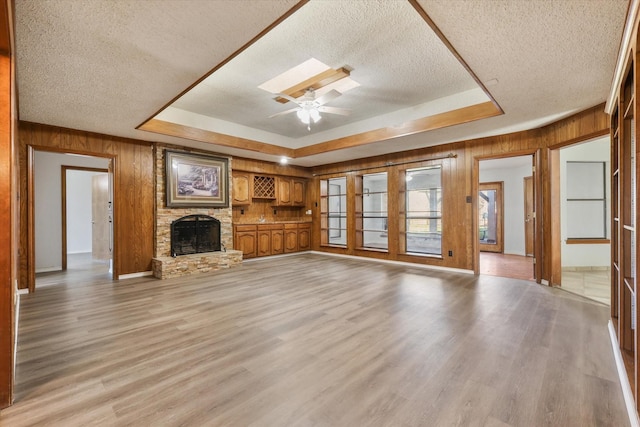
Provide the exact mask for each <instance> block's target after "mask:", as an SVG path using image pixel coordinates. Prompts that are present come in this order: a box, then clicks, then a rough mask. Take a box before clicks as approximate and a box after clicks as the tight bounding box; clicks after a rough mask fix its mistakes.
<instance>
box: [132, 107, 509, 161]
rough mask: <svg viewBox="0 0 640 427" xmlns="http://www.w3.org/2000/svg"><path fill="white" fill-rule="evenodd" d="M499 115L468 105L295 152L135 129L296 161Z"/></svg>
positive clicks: (184, 130) (155, 128)
mask: <svg viewBox="0 0 640 427" xmlns="http://www.w3.org/2000/svg"><path fill="white" fill-rule="evenodd" d="M501 114H504V113H503V112H502V111H501V110H499V109H497V108H496V106H495V105H494V104H493V103H492V102H491V101H487V102H483V103H480V104H475V105H470V106H468V107H463V108H458V109H457V110H452V111H447V112H444V113H440V114H434V115H432V116H427V117H423V118H421V119H416V120H411V121H409V122H405V123H403V124H402V125H399V126H390V127H385V128H380V129H376V130H372V131H368V132H363V133H359V134H356V135H350V136H347V137H343V138H338V139H334V140H331V141H326V142H321V143H318V144H313V145H309V146H307V147H301V148H296V149H291V148H286V147H281V146H279V145H273V144H267V143H264V142H259V141H255V140H252V139H246V138H240V137H236V136H231V135H226V134H222V133H217V132H212V131H208V130H203V129H199V128H196V127H192V126H185V125H180V124H176V123H172V122H167V121H164V120H158V119H151V120H148V121H147V122H146V123H144V124H142V125H140V126H139V127H138V129H139V130H143V131H147V132H153V133H159V134H161V135H168V136H175V137H178V138H185V139H190V140H193V141H200V142H207V143H210V144H214V145H221V146H225V147H232V148H237V149H241V150H248V151H255V152H259V153H264V154H270V155H275V156H286V157H288V158H291V159H296V158H300V157H307V156H313V155H315V154H323V153H327V152H329V151H336V150H342V149H345V148H353V147H358V146H361V145H366V144H371V143H374V142H380V141H386V140H388V139H393V138H398V137H401V136H407V135H412V134H415V133H420V132H426V131H430V130H435V129H441V128H445V127H449V126H455V125H459V124H462V123H468V122H472V121H475V120H480V119H486V118H489V117H494V116H499V115H501Z"/></svg>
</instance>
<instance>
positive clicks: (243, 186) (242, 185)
mask: <svg viewBox="0 0 640 427" xmlns="http://www.w3.org/2000/svg"><path fill="white" fill-rule="evenodd" d="M251 178H252V177H251V176H250V174H248V173H244V172H234V173H233V177H232V179H231V180H232V192H233V196H232V197H233V201H232V205H233V206H246V205H248V204H250V203H251V196H250V195H251V193H252V190H251V187H252V185H251V184H252V180H251Z"/></svg>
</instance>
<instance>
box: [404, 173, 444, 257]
mask: <svg viewBox="0 0 640 427" xmlns="http://www.w3.org/2000/svg"><path fill="white" fill-rule="evenodd" d="M405 176H406V189H407V191H406V193H405V194H406V200H405V201H406V214H405V215H406V252H416V253H424V254H432V255H440V254H441V253H442V188H441V168H440V167H439V166H438V167H429V168H421V169H409V170H407V171H406V175H405Z"/></svg>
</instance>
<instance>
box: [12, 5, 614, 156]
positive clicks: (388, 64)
mask: <svg viewBox="0 0 640 427" xmlns="http://www.w3.org/2000/svg"><path fill="white" fill-rule="evenodd" d="M626 10H627V1H623V0H612V1H589V0H584V1H582V0H575V1H572V0H557V1H553V0H552V1H535V0H534V1H528V2H523V1H519V0H504V1H500V0H496V1H492V2H486V1H483V0H468V1H448V0H437V1H428V0H418V1H415V2H414V1H411V2H409V1H403V0H397V1H383V0H380V1H377V0H367V1H359V2H354V1H349V0H344V1H341V0H332V1H325V0H312V1H310V2H299V3H298V2H297V1H293V0H270V1H262V0H255V1H254V0H245V1H242V2H237V1H231V0H230V1H208V2H202V1H190V0H184V1H171V0H164V1H163V0H158V1H153V0H148V1H144V2H140V1H134V0H131V1H128V0H122V1H118V2H111V1H101V0H86V1H83V2H77V1H74V0H58V1H49V2H42V1H36V0H16V52H17V81H18V91H19V97H20V98H19V115H20V119H21V120H27V121H33V122H39V123H45V124H51V125H56V126H63V127H69V128H74V129H81V130H88V131H94V132H100V133H106V134H111V135H117V136H123V137H131V138H137V139H143V140H152V141H162V142H170V143H174V144H178V145H185V146H191V147H198V148H205V149H208V150H211V151H217V152H220V153H223V154H230V155H236V156H243V157H250V158H259V159H263V160H274V161H275V160H277V159H279V157H280V156H281V155H285V156H288V157H291V158H292V160H291V163H293V164H299V165H303V166H312V165H317V164H322V163H328V162H334V161H341V160H348V159H353V158H359V157H365V156H370V155H375V154H384V153H389V152H396V151H402V150H407V149H414V148H419V147H424V146H429V145H434V144H440V143H446V142H452V141H458V140H464V139H469V138H474V137H480V136H487V135H492V134H500V133H505V132H511V131H515V130H523V129H529V128H532V127H537V126H540V125H544V124H546V123H549V122H551V121H554V120H557V119H558V118H561V117H564V116H567V115H570V114H572V113H574V112H576V111H580V110H583V109H585V108H589V107H591V106H593V105H596V104H598V103H601V102H604V101H605V99H606V96H607V94H608V89H609V86H610V84H611V79H612V76H613V71H614V66H615V60H616V54H617V50H618V46H619V43H620V38H621V34H622V29H623V25H624V19H625V13H626ZM274 23H276V25H273V24H274ZM430 24H435V25H430ZM447 42H448V43H449V44H448V43H447ZM310 58H316V59H317V60H319V61H321V62H322V63H324V64H327V65H328V66H329V67H331V68H333V69H338V68H340V67H345V68H346V69H348V70H349V71H350V78H352V79H353V80H354V81H356V82H357V83H358V84H359V86H358V87H355V88H353V89H351V90H349V91H347V92H345V93H344V94H342V95H341V96H339V97H338V98H336V99H335V100H332V101H331V102H330V103H329V104H327V105H329V106H332V107H339V108H347V109H350V110H352V114H351V115H349V116H339V115H331V114H322V120H321V121H320V122H318V123H317V124H312V125H311V130H310V131H309V130H308V129H307V127H306V126H305V125H303V124H301V123H300V121H299V120H298V119H297V118H296V116H295V114H287V115H282V116H278V117H274V118H269V116H271V115H273V114H275V113H278V112H280V111H284V110H286V109H289V108H292V107H293V106H292V105H291V103H288V104H281V103H278V102H276V101H274V99H273V98H274V97H275V96H274V94H272V93H269V92H268V91H265V90H263V89H260V88H259V87H258V86H260V85H261V84H263V83H264V82H266V81H268V80H270V79H272V78H274V77H276V76H277V75H279V74H281V73H283V72H285V71H286V70H288V69H291V68H292V67H294V66H296V65H298V64H300V63H303V62H304V61H307V60H309V59H310ZM195 82H199V84H196V85H195V86H194V83H195ZM187 89H190V90H187ZM499 107H501V110H503V111H500V108H499ZM451 111H454V113H448V112H451ZM502 112H504V114H501V113H502ZM447 114H449V115H447ZM150 118H151V119H150ZM429 118H431V119H429ZM444 118H446V120H445V119H444ZM456 120H457V122H456ZM434 123H435V124H434ZM438 123H440V124H441V123H445V124H446V125H447V126H446V127H442V126H440V125H439V124H438ZM456 123H460V124H456ZM143 129H147V130H148V131H145V130H143ZM149 131H151V132H149ZM354 135H355V136H356V137H355V138H354ZM363 135H364V136H363ZM354 141H355V142H354ZM212 144H213V145H212ZM314 147H315V148H314ZM343 147H346V148H343Z"/></svg>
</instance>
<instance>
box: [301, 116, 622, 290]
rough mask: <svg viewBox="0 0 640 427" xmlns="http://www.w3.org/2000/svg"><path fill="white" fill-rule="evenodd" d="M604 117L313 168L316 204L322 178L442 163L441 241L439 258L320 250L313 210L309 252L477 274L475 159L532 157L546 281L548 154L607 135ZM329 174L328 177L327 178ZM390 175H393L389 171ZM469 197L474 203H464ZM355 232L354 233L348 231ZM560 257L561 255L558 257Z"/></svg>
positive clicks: (391, 215) (569, 120)
mask: <svg viewBox="0 0 640 427" xmlns="http://www.w3.org/2000/svg"><path fill="white" fill-rule="evenodd" d="M608 129H609V124H608V117H607V115H606V114H605V112H604V106H603V105H598V106H595V107H593V108H590V109H588V110H585V111H583V112H580V113H578V114H575V115H573V116H571V117H569V118H567V119H564V120H560V121H558V122H556V123H553V124H551V125H549V126H545V127H542V128H539V129H533V130H529V131H524V132H515V133H510V134H506V135H500V136H495V137H487V138H480V139H474V140H469V141H463V142H457V143H453V144H446V145H439V146H435V147H429V148H424V149H418V150H411V151H405V152H400V153H395V154H389V155H384V156H376V157H371V158H366V159H359V160H354V161H349V162H342V163H336V164H331V165H324V166H321V167H316V168H313V173H314V174H315V175H322V176H316V177H315V178H314V180H313V181H312V182H311V187H312V188H311V189H310V190H309V191H310V194H311V195H312V197H314V200H318V201H319V195H318V194H319V180H320V179H321V178H323V177H327V176H332V175H330V174H335V175H334V176H339V175H346V176H347V177H348V179H351V180H353V179H355V176H356V175H358V174H361V173H362V172H348V173H344V171H351V170H357V169H363V168H371V167H376V166H384V165H387V164H399V163H407V162H416V163H415V164H403V165H398V166H387V167H386V169H387V170H389V171H390V172H391V171H393V172H394V173H395V171H398V170H402V169H406V168H410V167H417V166H419V165H421V164H424V165H427V164H441V165H442V184H443V189H444V190H443V241H442V253H443V257H442V258H427V257H417V256H408V255H404V254H401V253H397V252H393V250H392V249H393V248H394V247H397V245H395V244H391V242H390V245H389V252H388V253H379V252H371V251H363V250H357V249H355V248H353V247H348V248H345V249H342V248H334V247H331V248H329V247H320V246H319V242H320V210H319V208H316V207H314V212H313V220H314V221H313V222H314V228H313V249H314V250H320V251H326V252H334V253H342V254H348V255H358V256H366V257H374V258H384V259H390V260H397V261H409V262H415V263H422V264H430V265H437V266H443V267H451V268H461V269H468V270H476V269H477V266H478V259H477V256H476V252H477V251H476V250H475V248H476V245H477V241H476V240H477V239H475V238H474V236H475V235H476V233H475V232H474V229H475V228H474V221H476V218H475V214H474V213H475V212H476V208H475V206H476V203H477V193H478V188H477V182H478V175H477V174H478V161H479V160H480V159H489V158H499V157H508V156H518V155H527V154H535V155H536V160H537V165H538V166H537V170H536V188H537V194H536V201H537V203H536V205H537V213H536V215H537V235H536V241H537V245H538V248H539V250H538V251H537V252H538V254H539V255H538V257H537V263H538V269H539V272H538V278H539V279H545V280H549V278H550V275H551V266H552V257H553V256H556V254H554V253H552V251H551V242H552V241H553V240H554V239H560V236H552V235H551V227H550V223H551V218H552V215H551V212H552V210H551V208H552V207H551V194H550V182H551V175H552V169H551V167H550V152H551V150H552V149H556V148H559V147H561V146H564V145H567V144H571V143H575V142H579V141H584V140H588V139H591V138H594V137H597V136H602V135H605V134H607V133H608ZM448 154H452V155H453V157H451V158H446V159H442V160H433V161H428V160H427V161H424V162H422V163H421V162H420V161H421V160H423V159H430V158H434V157H440V156H447V155H448ZM327 174H329V175H327ZM389 176H390V177H391V176H393V174H391V173H390V175H389ZM468 196H470V197H471V199H472V203H468V202H467V197H468ZM393 221H396V222H397V221H398V212H397V210H396V211H395V212H394V211H392V210H390V211H389V223H392V222H393ZM348 232H349V233H350V234H353V233H354V232H355V230H348ZM448 251H453V256H452V257H449V256H448ZM557 256H559V254H558V255H557Z"/></svg>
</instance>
